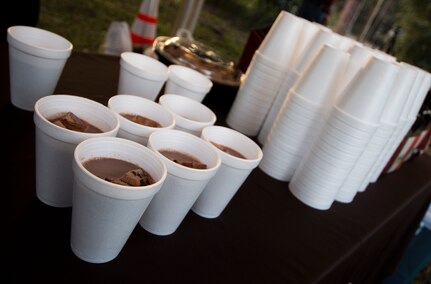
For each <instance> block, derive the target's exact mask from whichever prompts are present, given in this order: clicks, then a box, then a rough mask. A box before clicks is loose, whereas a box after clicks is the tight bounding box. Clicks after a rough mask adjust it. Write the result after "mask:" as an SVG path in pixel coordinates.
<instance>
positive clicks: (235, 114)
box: [226, 11, 303, 136]
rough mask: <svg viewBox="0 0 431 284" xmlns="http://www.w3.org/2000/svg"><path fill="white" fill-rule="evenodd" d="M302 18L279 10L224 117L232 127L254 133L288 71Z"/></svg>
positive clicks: (243, 131)
mask: <svg viewBox="0 0 431 284" xmlns="http://www.w3.org/2000/svg"><path fill="white" fill-rule="evenodd" d="M302 24H303V20H301V19H300V18H299V17H297V16H295V15H293V14H290V13H288V12H286V11H282V12H280V14H279V15H278V17H277V19H276V20H275V22H274V23H273V25H272V27H271V29H270V30H269V32H268V34H267V35H266V36H265V39H264V40H263V42H262V43H261V45H260V46H259V49H258V50H256V52H255V53H254V55H253V58H252V61H251V62H250V65H249V67H248V68H247V71H246V74H244V77H243V79H242V81H241V86H240V88H239V90H238V93H237V95H236V97H235V100H234V102H233V104H232V107H231V109H230V110H229V113H228V116H227V118H226V123H227V124H228V125H229V126H230V127H231V128H233V129H235V130H237V131H239V132H241V133H243V134H245V135H247V136H256V135H257V134H258V132H259V130H260V128H261V126H262V124H263V121H264V119H265V117H266V115H267V113H268V111H269V108H270V107H271V104H272V102H273V100H274V98H275V96H276V95H277V92H278V90H279V88H280V86H281V84H282V82H283V79H284V78H285V74H286V72H287V71H288V70H289V66H290V62H291V60H292V57H293V54H294V51H295V44H296V42H297V38H298V36H299V32H300V30H301V27H302Z"/></svg>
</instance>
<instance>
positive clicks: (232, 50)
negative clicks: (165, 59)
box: [38, 0, 431, 71]
mask: <svg viewBox="0 0 431 284" xmlns="http://www.w3.org/2000/svg"><path fill="white" fill-rule="evenodd" d="M304 1H309V0H230V1H223V0H205V2H204V6H203V9H202V12H201V15H200V17H199V20H198V24H197V25H196V29H195V31H194V33H193V36H194V38H195V39H197V40H199V41H202V42H204V43H205V44H207V45H208V46H210V47H212V48H214V49H215V50H216V51H217V52H219V53H220V54H221V55H222V56H223V57H225V58H226V59H228V60H232V61H234V62H238V60H239V58H240V56H241V54H242V52H243V49H244V46H245V44H246V42H247V38H248V36H249V34H250V31H252V30H255V29H264V28H267V27H269V26H270V25H271V24H272V23H273V21H274V20H275V18H276V17H277V15H278V14H279V12H280V11H281V10H286V11H288V12H291V13H293V14H297V13H298V10H299V8H300V7H301V5H302V4H303V2H304ZM329 1H332V2H331V5H330V12H329V15H328V19H327V22H326V25H327V26H328V27H330V28H334V27H336V25H337V22H338V20H339V16H340V13H341V11H342V9H343V7H344V6H345V4H346V2H347V1H352V0H329ZM354 1H358V2H360V3H359V5H358V8H357V10H356V11H355V16H354V19H353V20H352V21H351V23H350V24H349V28H348V31H347V34H346V35H348V36H350V37H353V38H355V39H358V38H359V37H360V36H361V35H362V36H363V38H362V41H364V42H367V43H369V44H370V45H372V46H374V47H376V48H379V49H381V50H383V51H385V52H388V53H391V54H393V55H394V56H396V57H397V58H398V59H399V60H401V61H405V62H408V63H410V64H413V65H416V66H418V67H421V68H423V69H425V70H428V71H431V56H430V54H431V1H429V0H354ZM379 1H381V3H380V4H381V6H380V9H379V11H378V14H377V16H376V17H375V19H374V20H373V21H372V23H371V25H369V27H368V29H367V31H364V27H366V23H367V21H369V18H370V15H371V14H372V12H373V9H375V8H376V5H377V3H378V2H379ZM141 3H142V0H121V1H120V0H73V1H72V0H40V16H39V24H38V26H40V27H42V28H45V29H48V30H51V31H53V32H56V33H59V34H61V35H63V36H65V37H66V38H68V39H69V40H70V41H71V42H72V43H73V44H74V49H75V50H77V51H84V52H101V44H102V43H103V39H104V34H105V32H106V31H107V29H108V27H109V25H110V23H111V22H112V21H126V22H127V23H128V24H129V25H130V26H131V25H132V23H133V20H134V18H135V16H136V13H137V12H138V10H139V7H140V5H141ZM159 3H160V6H159V17H158V23H157V35H160V36H162V35H163V36H173V35H174V34H173V24H174V22H175V18H176V13H177V12H178V10H179V7H180V5H181V1H180V0H160V2H159Z"/></svg>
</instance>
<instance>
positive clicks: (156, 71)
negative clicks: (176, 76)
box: [117, 51, 168, 101]
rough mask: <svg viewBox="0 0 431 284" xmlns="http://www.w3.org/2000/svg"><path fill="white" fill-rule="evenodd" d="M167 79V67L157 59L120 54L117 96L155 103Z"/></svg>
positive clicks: (139, 55) (128, 52) (127, 52)
mask: <svg viewBox="0 0 431 284" xmlns="http://www.w3.org/2000/svg"><path fill="white" fill-rule="evenodd" d="M167 79H168V67H167V66H166V65H165V64H163V63H161V62H160V61H158V60H157V59H154V58H152V57H150V56H147V55H145V54H139V53H136V52H130V51H126V52H123V53H121V57H120V77H119V81H118V90H117V94H130V95H136V96H140V97H143V98H146V99H149V100H152V101H155V100H156V98H157V96H158V95H159V93H160V90H161V89H162V87H163V85H164V84H165V82H166V80H167Z"/></svg>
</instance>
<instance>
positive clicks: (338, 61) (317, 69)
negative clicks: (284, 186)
mask: <svg viewBox="0 0 431 284" xmlns="http://www.w3.org/2000/svg"><path fill="white" fill-rule="evenodd" d="M348 59H349V54H348V53H347V52H345V51H342V50H340V49H337V48H334V47H332V46H329V45H326V44H324V45H322V46H321V48H320V49H319V51H318V52H317V54H316V56H315V58H314V59H313V60H312V61H311V63H310V65H309V66H308V68H306V70H305V72H304V75H303V76H302V77H301V78H300V80H298V83H297V84H295V85H294V87H292V88H291V91H290V94H289V97H288V99H287V100H286V103H285V104H284V105H283V107H282V109H281V110H280V112H279V114H278V116H277V119H276V121H275V123H274V126H273V127H272V128H271V131H270V134H269V136H268V139H267V141H266V143H265V145H264V146H263V153H264V155H263V159H262V161H261V162H260V164H259V168H260V169H261V170H262V171H264V172H265V173H266V174H268V175H270V176H271V177H273V178H275V179H278V180H282V181H289V180H290V179H291V178H292V176H293V174H294V172H295V170H296V168H297V166H298V164H299V162H300V161H301V159H302V158H303V155H304V153H305V152H307V151H308V148H309V147H310V145H311V142H312V141H313V138H314V136H315V134H316V133H318V131H319V128H320V122H321V121H323V118H324V117H325V115H326V111H327V109H328V106H329V105H330V102H332V98H331V96H332V95H333V93H334V85H335V82H336V81H337V80H338V79H339V77H340V76H341V74H342V73H343V71H344V69H345V67H346V65H347V61H348Z"/></svg>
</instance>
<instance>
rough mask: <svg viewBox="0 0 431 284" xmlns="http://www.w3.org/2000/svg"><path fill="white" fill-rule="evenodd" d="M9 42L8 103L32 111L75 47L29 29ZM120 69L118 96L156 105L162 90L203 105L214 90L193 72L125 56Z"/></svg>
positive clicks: (10, 33) (11, 31) (14, 32)
mask: <svg viewBox="0 0 431 284" xmlns="http://www.w3.org/2000/svg"><path fill="white" fill-rule="evenodd" d="M7 41H8V44H9V71H10V72H9V73H10V96H11V102H12V104H13V105H14V106H16V107H18V108H20V109H23V110H28V111H34V104H35V103H36V101H37V100H38V99H39V98H41V97H43V96H47V95H52V94H53V93H54V91H55V87H56V85H57V82H58V80H59V78H60V76H61V74H62V72H63V69H64V66H65V64H66V62H67V60H68V58H69V57H70V55H71V52H72V49H73V45H72V43H70V42H69V41H68V40H67V39H65V38H64V37H62V36H60V35H57V34H55V33H52V32H50V31H47V30H43V29H40V28H35V27H29V26H11V27H9V28H8V30H7ZM120 66H121V67H120V74H119V85H118V94H133V95H138V96H142V97H144V98H148V99H150V100H153V101H154V100H156V98H157V96H158V95H159V93H160V91H161V89H162V88H163V86H165V88H164V93H165V94H166V93H169V94H178V95H183V96H187V97H190V98H192V99H194V100H196V101H198V102H201V101H202V100H203V99H204V97H205V96H206V94H207V93H208V92H209V91H210V89H211V88H212V85H213V83H212V81H211V80H210V79H209V78H208V77H206V76H205V75H204V74H202V73H200V72H198V71H196V70H194V69H192V68H189V67H186V66H182V65H177V64H172V65H169V66H166V65H164V64H163V63H161V62H159V61H158V60H156V59H154V58H152V57H150V56H147V55H144V54H138V53H134V52H123V53H122V54H121V57H120ZM35 86H37V88H36V87H35Z"/></svg>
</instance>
